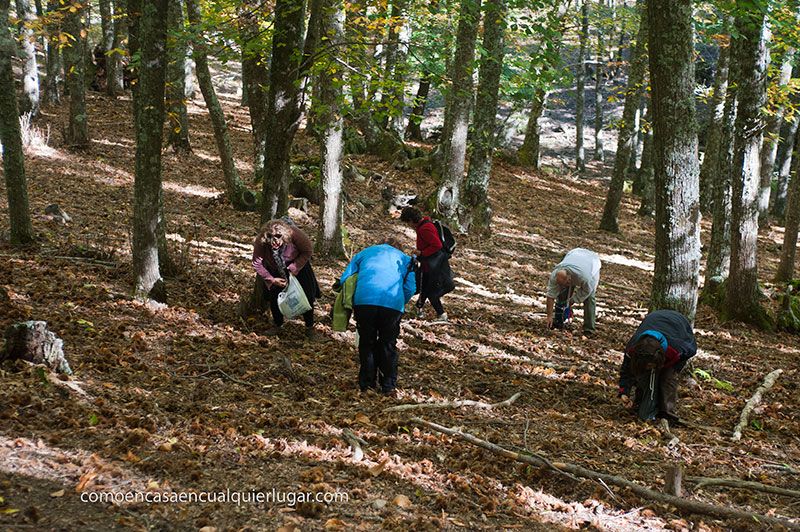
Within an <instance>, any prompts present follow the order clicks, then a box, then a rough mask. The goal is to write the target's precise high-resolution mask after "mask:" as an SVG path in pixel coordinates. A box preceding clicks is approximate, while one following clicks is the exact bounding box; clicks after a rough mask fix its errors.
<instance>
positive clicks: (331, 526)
mask: <svg viewBox="0 0 800 532" xmlns="http://www.w3.org/2000/svg"><path fill="white" fill-rule="evenodd" d="M345 527H347V523H345V522H344V521H342V520H341V519H328V520H327V521H325V530H342V529H344V528H345Z"/></svg>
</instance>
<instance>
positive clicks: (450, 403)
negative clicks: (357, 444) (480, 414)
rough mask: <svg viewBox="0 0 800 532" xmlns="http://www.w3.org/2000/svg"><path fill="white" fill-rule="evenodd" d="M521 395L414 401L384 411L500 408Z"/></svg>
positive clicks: (519, 393)
mask: <svg viewBox="0 0 800 532" xmlns="http://www.w3.org/2000/svg"><path fill="white" fill-rule="evenodd" d="M521 395H522V392H517V393H515V394H514V395H512V396H511V397H509V398H508V399H506V400H505V401H501V402H499V403H484V402H483V401H472V400H470V399H462V400H458V401H445V402H443V403H413V404H405V405H397V406H390V407H389V408H384V409H383V411H384V412H402V411H404V410H417V409H423V408H461V407H462V406H472V407H475V408H482V409H484V410H492V409H493V408H500V407H503V406H508V405H510V404H512V403H513V402H514V401H516V400H517V399H519V397H520V396H521Z"/></svg>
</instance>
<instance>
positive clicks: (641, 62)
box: [600, 0, 647, 233]
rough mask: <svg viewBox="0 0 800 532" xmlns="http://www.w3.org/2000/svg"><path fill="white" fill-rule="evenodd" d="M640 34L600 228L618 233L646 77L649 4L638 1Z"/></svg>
mask: <svg viewBox="0 0 800 532" xmlns="http://www.w3.org/2000/svg"><path fill="white" fill-rule="evenodd" d="M639 13H640V21H639V32H638V34H637V36H636V43H635V44H634V45H633V48H632V51H631V67H630V71H629V72H628V86H627V88H626V89H625V106H624V108H623V110H622V123H621V124H620V126H619V133H618V139H617V154H616V157H615V159H614V170H613V171H612V174H611V183H610V184H609V186H608V195H607V196H606V204H605V207H604V208H603V217H602V218H601V220H600V229H604V230H606V231H612V232H614V233H617V232H619V220H618V219H619V204H620V201H622V191H623V188H624V187H625V178H626V177H627V171H628V163H629V160H630V158H631V152H632V151H633V140H634V139H635V138H636V113H637V112H638V111H639V105H640V103H641V100H642V91H643V90H644V82H645V75H646V74H647V4H646V3H645V1H644V0H640V2H639Z"/></svg>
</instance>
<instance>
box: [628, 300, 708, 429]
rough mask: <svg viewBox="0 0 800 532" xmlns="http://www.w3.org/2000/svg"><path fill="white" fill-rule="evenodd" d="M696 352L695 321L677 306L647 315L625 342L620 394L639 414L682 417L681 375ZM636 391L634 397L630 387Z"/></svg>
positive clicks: (652, 416) (642, 417) (672, 418)
mask: <svg viewBox="0 0 800 532" xmlns="http://www.w3.org/2000/svg"><path fill="white" fill-rule="evenodd" d="M695 353H697V341H696V340H695V338H694V331H692V324H691V323H689V320H687V319H686V317H685V316H684V315H683V314H681V313H680V312H676V311H674V310H656V311H654V312H651V313H650V314H648V315H647V316H645V318H644V320H642V323H641V324H640V325H639V327H638V328H637V329H636V332H634V333H633V336H632V337H631V339H630V340H629V341H628V343H627V345H626V346H625V356H624V357H623V359H622V366H621V367H620V372H619V397H620V399H621V400H622V402H623V404H624V405H625V406H627V407H628V408H634V409H635V410H636V411H637V412H638V415H639V418H640V419H642V420H645V421H649V420H652V419H655V418H657V417H658V418H666V419H667V420H669V421H673V422H676V421H679V419H678V414H677V403H678V376H679V375H680V372H681V370H682V369H683V367H684V366H685V365H686V362H687V361H688V360H689V359H690V358H692V357H693V356H694V355H695ZM633 389H635V392H636V393H635V395H634V396H633V398H631V390H633Z"/></svg>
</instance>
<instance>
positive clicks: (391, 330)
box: [353, 305, 403, 393]
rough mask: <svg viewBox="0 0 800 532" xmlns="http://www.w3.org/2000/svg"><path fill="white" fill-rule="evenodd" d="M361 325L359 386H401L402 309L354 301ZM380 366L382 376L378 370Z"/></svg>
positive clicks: (382, 389) (357, 321) (383, 390)
mask: <svg viewBox="0 0 800 532" xmlns="http://www.w3.org/2000/svg"><path fill="white" fill-rule="evenodd" d="M353 315H354V316H355V318H356V327H357V329H358V358H359V360H360V362H361V367H360V369H359V371H358V386H359V387H360V388H361V391H364V390H366V389H367V388H375V387H376V386H377V384H380V387H381V391H382V392H384V393H388V392H391V391H392V390H394V389H395V388H396V387H397V361H398V356H397V337H398V336H399V335H400V318H401V317H402V315H403V314H402V313H401V312H400V311H399V310H394V309H391V308H386V307H378V306H375V305H354V306H353ZM379 370H380V376H379V375H378V371H379Z"/></svg>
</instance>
